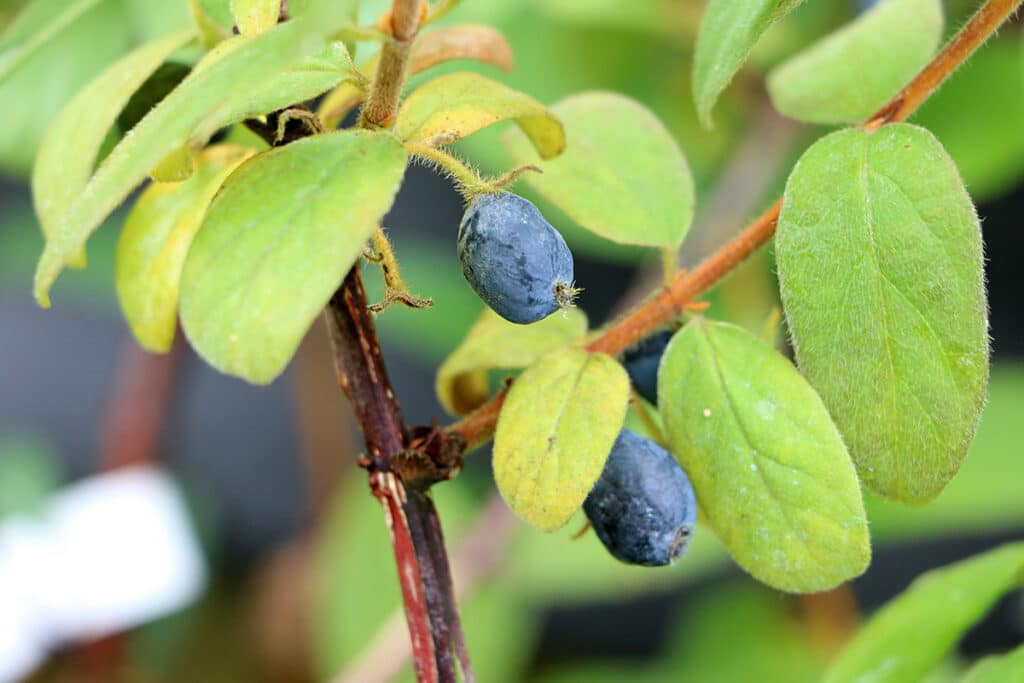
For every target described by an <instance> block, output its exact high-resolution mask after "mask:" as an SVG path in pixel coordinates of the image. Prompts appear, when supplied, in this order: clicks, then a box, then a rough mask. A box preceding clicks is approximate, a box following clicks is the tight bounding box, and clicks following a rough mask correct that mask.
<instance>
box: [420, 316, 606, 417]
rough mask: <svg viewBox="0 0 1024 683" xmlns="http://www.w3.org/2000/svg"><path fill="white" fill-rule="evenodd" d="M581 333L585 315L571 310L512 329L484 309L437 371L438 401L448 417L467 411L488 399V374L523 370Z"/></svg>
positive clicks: (585, 326)
mask: <svg viewBox="0 0 1024 683" xmlns="http://www.w3.org/2000/svg"><path fill="white" fill-rule="evenodd" d="M586 332H587V316H586V315H585V314H584V313H583V312H582V311H580V310H579V309H576V308H571V309H569V310H567V311H565V313H564V314H563V315H552V316H548V317H547V318H545V319H544V320H541V321H539V322H536V323H534V324H532V325H516V324H515V323H510V322H508V321H507V320H505V319H504V318H502V317H501V316H499V315H498V314H496V313H495V312H493V311H492V310H490V309H489V308H488V309H484V311H483V313H481V314H480V317H479V318H477V321H476V323H475V324H474V325H473V327H472V328H471V329H470V330H469V332H468V333H467V334H466V338H465V339H464V340H463V341H462V343H461V344H460V345H459V347H458V348H457V349H455V351H453V352H452V354H451V355H450V356H448V359H447V360H445V362H444V364H442V365H441V367H440V368H439V369H438V371H437V381H436V385H435V386H436V389H437V396H438V399H440V401H441V405H443V406H444V407H445V409H446V410H447V411H448V412H450V413H452V414H453V415H462V414H465V413H468V412H469V411H471V410H473V409H474V408H476V407H478V406H479V405H481V404H482V403H483V402H484V401H486V400H487V399H488V398H489V397H490V385H489V383H488V381H487V371H488V370H495V369H499V368H500V369H515V368H524V367H526V366H528V365H530V364H532V363H534V362H535V361H537V360H538V359H539V358H540V357H541V356H544V355H545V354H547V353H548V352H549V351H553V350H554V349H557V348H559V347H562V346H565V345H567V344H570V343H572V342H574V341H576V340H577V339H579V338H580V337H582V336H583V335H584V334H586Z"/></svg>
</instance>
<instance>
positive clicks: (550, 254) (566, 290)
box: [458, 192, 574, 323]
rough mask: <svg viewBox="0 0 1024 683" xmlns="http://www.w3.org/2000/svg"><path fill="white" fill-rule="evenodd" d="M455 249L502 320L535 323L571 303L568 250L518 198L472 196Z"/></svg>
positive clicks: (475, 286) (507, 194)
mask: <svg viewBox="0 0 1024 683" xmlns="http://www.w3.org/2000/svg"><path fill="white" fill-rule="evenodd" d="M458 250H459V261H460V262H461V263H462V273H463V274H464V275H465V276H466V280H468V281H469V284H470V286H471V287H472V288H473V290H474V291H475V292H476V293H477V296H479V297H480V298H481V299H483V300H484V302H485V303H486V304H487V305H488V306H490V307H491V308H492V309H493V310H494V312H495V313H497V314H498V315H500V316H501V317H502V318H505V319H506V320H509V321H511V322H514V323H532V322H537V321H538V320H541V319H543V318H546V317H547V316H549V315H551V314H552V313H554V312H555V311H557V310H558V309H559V308H563V307H565V306H568V305H569V304H570V303H572V297H573V293H574V290H573V287H572V284H573V261H572V252H570V251H569V247H568V246H567V245H566V244H565V240H564V239H562V236H561V235H560V234H559V232H558V231H557V230H555V229H554V228H553V227H551V224H550V223H548V222H547V221H546V220H544V216H542V215H541V213H540V211H538V210H537V207H536V206H534V205H533V204H531V203H530V202H529V201H527V200H525V199H523V198H522V197H519V196H517V195H514V194H512V193H510V192H500V193H497V194H485V195H480V196H478V197H476V198H474V199H473V201H472V202H470V204H469V207H467V208H466V213H465V214H464V215H463V217H462V223H461V225H459V243H458Z"/></svg>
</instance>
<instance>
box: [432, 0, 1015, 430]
mask: <svg viewBox="0 0 1024 683" xmlns="http://www.w3.org/2000/svg"><path fill="white" fill-rule="evenodd" d="M1021 1H1022V0H988V2H986V3H985V5H984V6H982V8H981V9H980V10H978V12H977V13H976V14H975V15H974V16H973V17H972V18H971V20H970V21H969V22H967V24H966V25H965V26H964V27H963V28H962V29H961V30H960V32H959V33H957V34H956V35H955V36H954V37H953V39H952V40H950V41H949V43H947V44H946V46H945V47H944V48H943V49H942V51H941V52H940V53H939V54H938V55H936V57H935V58H934V59H933V60H932V61H931V62H930V63H929V64H928V65H927V66H925V67H924V69H922V70H921V71H920V73H918V75H917V76H915V77H914V78H913V80H911V81H910V83H908V84H907V86H906V87H905V88H903V90H901V91H900V92H899V94H897V95H896V96H895V97H894V98H892V99H891V100H890V101H889V102H888V103H887V104H886V105H885V106H883V107H882V108H881V109H879V110H878V112H877V113H876V114H874V115H873V116H872V117H871V118H869V119H868V121H866V122H865V123H864V124H863V125H862V126H861V127H862V128H863V129H864V130H866V131H872V130H876V129H878V128H879V127H881V126H882V125H884V124H887V123H895V122H897V121H903V120H905V119H906V118H907V117H908V116H910V115H911V114H912V113H913V112H914V111H915V110H916V109H917V107H919V106H920V105H921V103H922V102H924V101H925V100H926V99H927V98H928V96H929V95H930V94H931V93H932V92H934V91H935V89H936V88H937V87H938V86H939V85H940V84H941V83H942V82H943V81H944V80H945V79H946V78H948V77H949V76H950V75H951V74H952V73H953V72H954V71H956V69H957V67H959V66H960V64H962V63H963V62H964V61H965V60H966V59H967V58H968V57H969V56H970V55H971V54H972V53H973V52H974V51H975V50H976V49H978V47H980V46H981V45H982V44H983V43H984V42H985V41H986V40H987V39H988V38H989V36H991V35H992V34H993V33H995V32H996V30H997V29H998V28H999V27H1000V26H1001V25H1002V23H1003V22H1004V21H1006V19H1007V18H1009V17H1010V15H1012V14H1013V13H1014V11H1015V10H1016V9H1017V7H1018V5H1019V4H1020V3H1021ZM781 209H782V199H778V200H776V201H775V202H774V203H773V204H772V205H771V206H770V207H768V209H766V210H765V212H764V213H762V214H761V215H760V216H758V217H757V218H756V219H754V221H753V222H752V223H750V224H749V225H748V226H747V227H746V228H744V229H743V231H742V232H740V234H739V235H737V236H736V237H735V238H733V239H732V240H731V241H730V242H728V243H726V244H725V245H724V246H723V247H722V248H721V249H719V250H718V251H717V252H715V253H714V254H713V255H712V256H711V257H709V258H708V259H706V260H705V261H704V262H703V263H701V264H700V265H699V266H697V267H696V268H694V269H693V270H691V271H688V272H683V271H680V272H679V273H677V274H676V277H675V279H674V280H673V281H672V283H671V284H670V285H669V286H667V287H665V288H664V289H662V290H661V291H660V292H658V293H657V294H656V295H654V296H652V297H650V298H649V299H647V300H646V301H645V302H644V303H642V304H641V305H640V306H638V307H637V308H636V309H634V310H633V311H632V312H631V313H628V314H627V315H625V316H624V317H622V318H620V319H619V320H617V321H616V322H615V323H614V324H612V325H611V326H610V327H608V328H607V329H606V330H605V331H604V332H603V333H601V334H600V335H599V336H598V337H596V338H595V339H594V340H593V341H591V342H590V344H589V345H588V346H587V349H588V350H589V351H592V352H595V353H607V354H617V353H621V352H622V351H624V350H625V349H627V348H629V347H630V346H632V345H633V344H635V343H637V342H638V341H640V340H641V339H643V338H645V337H647V336H648V335H650V334H651V333H652V332H654V331H655V330H657V329H658V328H659V327H660V326H661V325H663V324H665V322H667V321H668V320H670V319H672V318H674V317H676V316H678V315H679V314H680V313H681V312H682V311H683V310H684V309H685V307H686V305H687V304H689V303H690V302H692V301H693V300H694V299H695V298H696V297H698V296H700V295H701V294H703V293H704V292H706V291H707V290H709V289H710V288H711V287H713V286H714V285H715V284H717V283H718V282H719V281H721V280H722V278H724V277H725V276H726V275H728V274H729V273H730V272H732V270H733V269H734V268H736V266H738V265H740V264H741V263H743V261H745V260H746V258H747V257H748V256H750V255H751V254H752V253H754V252H755V251H757V250H758V249H759V248H760V247H762V246H764V245H765V244H767V243H768V241H769V240H770V239H771V238H772V236H773V235H774V234H775V227H776V223H777V222H778V219H779V212H780V210H781ZM507 392H508V387H505V388H504V389H502V390H501V391H500V392H499V393H497V394H496V395H494V396H493V397H491V399H490V400H489V401H487V402H486V403H485V404H483V405H482V406H480V408H478V409H477V410H476V411H474V412H473V413H471V414H470V415H468V416H466V417H465V418H463V419H462V420H460V421H459V422H456V423H455V424H453V425H451V426H450V427H449V428H448V431H449V432H450V433H452V434H456V435H458V436H459V437H460V438H462V439H464V440H465V441H466V443H467V444H471V445H480V444H482V443H485V442H486V441H487V440H488V439H489V438H490V437H491V435H493V434H494V428H495V426H496V425H497V418H498V413H499V412H500V410H501V405H502V403H503V402H504V400H505V394H506V393H507Z"/></svg>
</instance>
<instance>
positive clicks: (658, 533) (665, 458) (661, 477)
mask: <svg viewBox="0 0 1024 683" xmlns="http://www.w3.org/2000/svg"><path fill="white" fill-rule="evenodd" d="M583 511H584V512H585V513H586V515H587V519H589V520H590V524H591V525H592V526H593V527H594V531H595V532H597V537H598V538H600V539H601V542H602V543H603V544H604V546H605V547H606V548H607V549H608V552H610V553H611V554H612V555H613V556H615V557H616V558H618V559H620V560H622V561H623V562H626V563H628V564H640V565H645V566H648V567H657V566H662V565H667V564H671V563H672V561H673V560H675V559H677V558H678V557H680V556H681V555H682V554H683V553H684V552H685V551H686V548H687V546H688V545H689V543H690V537H691V536H692V535H693V529H694V525H695V524H696V523H697V499H696V496H695V495H694V492H693V486H692V485H691V484H690V479H689V477H687V476H686V472H684V471H683V468H682V467H680V466H679V463H678V462H677V461H676V459H675V458H674V457H672V454H671V453H669V452H668V451H666V450H665V449H664V448H662V447H661V446H659V445H658V444H656V443H654V442H653V441H651V440H650V439H647V438H645V437H643V436H640V435H639V434H637V433H635V432H631V431H629V430H627V429H624V430H622V432H621V433H620V434H619V438H618V439H616V440H615V445H614V446H613V447H612V452H611V455H609V456H608V461H607V462H606V463H605V466H604V470H603V471H602V472H601V477H600V478H599V479H598V480H597V483H596V484H595V485H594V488H593V489H592V490H591V492H590V494H589V495H588V496H587V499H586V500H585V501H584V502H583Z"/></svg>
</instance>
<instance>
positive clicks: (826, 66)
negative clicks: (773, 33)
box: [767, 0, 943, 123]
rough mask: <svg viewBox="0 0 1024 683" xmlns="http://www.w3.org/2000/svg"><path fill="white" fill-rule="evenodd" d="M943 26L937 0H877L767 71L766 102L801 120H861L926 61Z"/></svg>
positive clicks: (940, 5)
mask: <svg viewBox="0 0 1024 683" xmlns="http://www.w3.org/2000/svg"><path fill="white" fill-rule="evenodd" d="M942 24H943V16H942V2H941V0H882V1H881V2H879V3H878V4H876V5H875V6H874V7H872V8H871V9H869V10H868V11H867V12H864V13H863V14H861V15H860V16H859V17H857V19H855V20H854V21H853V22H852V23H850V24H849V25H847V26H845V27H843V28H841V29H840V30H838V31H836V32H835V33H833V34H831V35H829V36H826V37H825V38H823V39H821V40H820V41H818V42H817V43H815V44H814V45H812V46H811V47H809V48H807V49H806V50H804V51H803V52H801V53H799V54H797V55H795V56H794V57H792V58H791V59H789V60H787V61H786V62H785V63H783V64H782V65H780V66H779V67H777V68H776V69H775V70H774V71H772V72H771V74H769V76H768V83H767V84H768V92H769V94H770V95H771V98H772V102H773V103H774V105H775V108H776V109H778V110H779V111H780V112H782V113H783V114H785V115H786V116H789V117H792V118H795V119H799V120H801V121H808V122H811V123H856V122H858V121H863V120H865V119H867V118H868V117H869V116H871V115H872V114H874V113H875V112H876V111H878V109H879V108H880V107H881V106H882V105H883V104H885V103H886V102H887V101H888V100H889V98H891V97H892V96H894V95H895V94H896V93H897V92H899V90H900V88H902V87H903V86H904V85H906V83H907V81H909V80H910V79H911V78H912V77H913V76H914V74H916V73H917V72H918V71H919V70H920V69H921V67H923V66H924V65H925V64H927V63H928V61H929V60H930V59H931V58H932V55H934V54H935V50H936V48H937V47H938V46H939V41H940V39H941V38H942Z"/></svg>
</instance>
